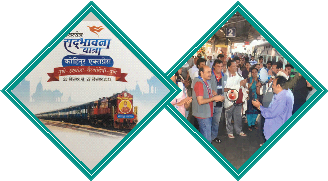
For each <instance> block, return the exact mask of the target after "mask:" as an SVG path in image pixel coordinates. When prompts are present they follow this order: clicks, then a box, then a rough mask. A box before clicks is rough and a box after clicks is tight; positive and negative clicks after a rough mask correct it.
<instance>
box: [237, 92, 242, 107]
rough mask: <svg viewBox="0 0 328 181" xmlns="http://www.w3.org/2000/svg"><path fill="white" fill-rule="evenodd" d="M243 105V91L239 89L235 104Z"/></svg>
mask: <svg viewBox="0 0 328 181" xmlns="http://www.w3.org/2000/svg"><path fill="white" fill-rule="evenodd" d="M241 103H243V90H242V89H239V91H238V99H237V100H236V104H241Z"/></svg>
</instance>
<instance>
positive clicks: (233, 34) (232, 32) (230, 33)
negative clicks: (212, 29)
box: [226, 28, 236, 37]
mask: <svg viewBox="0 0 328 181" xmlns="http://www.w3.org/2000/svg"><path fill="white" fill-rule="evenodd" d="M226 37H236V28H226Z"/></svg>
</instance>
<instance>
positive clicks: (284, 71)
mask: <svg viewBox="0 0 328 181" xmlns="http://www.w3.org/2000/svg"><path fill="white" fill-rule="evenodd" d="M280 71H281V72H283V73H284V74H286V75H287V76H288V75H289V74H288V72H287V71H286V70H280Z"/></svg>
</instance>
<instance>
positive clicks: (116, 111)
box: [90, 91, 138, 129]
mask: <svg viewBox="0 0 328 181" xmlns="http://www.w3.org/2000/svg"><path fill="white" fill-rule="evenodd" d="M91 109H92V110H91V113H90V119H91V121H92V124H93V125H96V124H103V125H104V126H105V127H113V128H116V129H133V128H134V127H135V125H136V124H137V122H138V118H137V110H138V108H137V107H133V96H132V95H131V94H130V93H128V92H126V91H123V92H122V93H118V94H115V95H113V96H111V97H103V98H102V99H99V100H98V101H94V104H93V106H92V108H91Z"/></svg>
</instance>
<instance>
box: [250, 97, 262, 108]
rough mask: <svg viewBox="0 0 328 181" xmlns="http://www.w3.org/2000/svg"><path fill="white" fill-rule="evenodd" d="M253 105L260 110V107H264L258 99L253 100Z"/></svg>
mask: <svg viewBox="0 0 328 181" xmlns="http://www.w3.org/2000/svg"><path fill="white" fill-rule="evenodd" d="M252 104H253V106H254V107H256V108H259V107H260V106H262V104H261V103H260V102H259V101H258V100H257V99H256V100H255V101H253V100H252Z"/></svg>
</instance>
